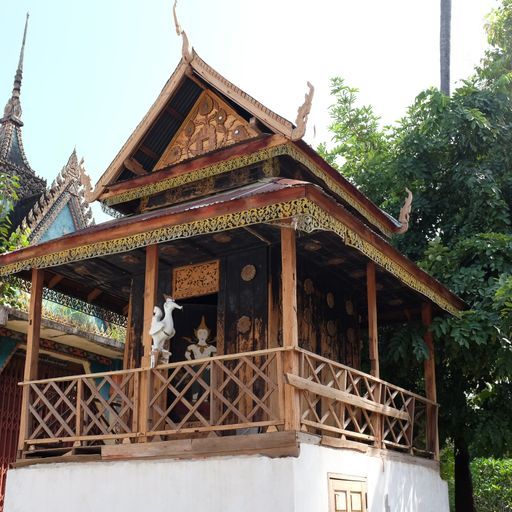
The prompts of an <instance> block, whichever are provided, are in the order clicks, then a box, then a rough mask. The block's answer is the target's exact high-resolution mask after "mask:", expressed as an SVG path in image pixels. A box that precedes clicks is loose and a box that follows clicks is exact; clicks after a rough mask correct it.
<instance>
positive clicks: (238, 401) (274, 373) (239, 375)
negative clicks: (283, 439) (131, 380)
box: [148, 349, 284, 435]
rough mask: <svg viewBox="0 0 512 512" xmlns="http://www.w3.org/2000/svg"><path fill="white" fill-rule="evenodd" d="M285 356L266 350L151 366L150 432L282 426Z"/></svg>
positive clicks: (258, 429)
mask: <svg viewBox="0 0 512 512" xmlns="http://www.w3.org/2000/svg"><path fill="white" fill-rule="evenodd" d="M281 357H282V351H281V350H279V349H278V350H267V351H258V352H248V353H245V354H236V355H231V356H220V357H215V358H211V359H203V360H202V361H201V360H199V361H186V362H181V363H175V364H170V365H167V366H160V367H158V368H156V369H153V370H152V371H151V380H152V390H153V392H152V397H151V400H150V403H149V407H150V413H149V417H150V424H151V428H150V432H149V433H148V435H171V434H180V433H190V432H220V431H223V430H240V429H251V431H252V432H258V431H261V430H262V429H264V428H267V427H270V426H274V427H277V426H280V425H282V424H283V423H284V420H283V418H282V415H281V410H280V407H279V401H280V397H281V396H282V384H281V380H280V379H279V378H278V370H279V369H280V368H281V367H282V361H281Z"/></svg>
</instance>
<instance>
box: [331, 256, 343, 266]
mask: <svg viewBox="0 0 512 512" xmlns="http://www.w3.org/2000/svg"><path fill="white" fill-rule="evenodd" d="M342 263H345V258H331V259H330V260H328V261H327V265H330V266H334V265H341V264H342Z"/></svg>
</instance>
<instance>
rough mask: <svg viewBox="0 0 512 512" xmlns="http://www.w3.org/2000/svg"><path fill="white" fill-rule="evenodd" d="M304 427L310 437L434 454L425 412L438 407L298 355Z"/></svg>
mask: <svg viewBox="0 0 512 512" xmlns="http://www.w3.org/2000/svg"><path fill="white" fill-rule="evenodd" d="M299 352H300V363H299V375H298V376H292V375H288V376H287V378H288V382H289V383H290V384H292V385H293V386H295V387H296V388H297V389H299V390H300V395H301V424H302V425H303V427H304V428H305V429H307V430H308V431H310V432H312V433H321V434H323V435H328V436H331V437H336V438H339V439H342V440H348V441H357V442H363V443H367V444H371V445H373V446H376V447H381V448H391V449H398V450H402V451H406V452H409V453H416V454H423V455H427V456H430V457H432V456H434V455H435V446H434V445H433V442H432V440H434V439H435V438H436V436H435V435H434V433H433V432H429V431H428V430H429V428H431V429H432V428H434V429H435V428H436V425H435V424H434V425H431V426H430V427H429V426H428V424H427V421H426V409H427V407H430V408H432V409H434V410H437V404H435V403H434V402H431V401H430V400H427V399H426V398H424V397H421V396H420V395H417V394H415V393H411V392H410V391H406V390H405V389H402V388H400V387H398V386H394V385H393V384H389V383H388V382H385V381H383V380H381V379H377V378H375V377H373V376H371V375H368V374H366V373H363V372H360V371H358V370H354V369H353V368H350V367H348V366H345V365H343V364H340V363H337V362H334V361H331V360H329V359H326V358H324V357H321V356H318V355H316V354H313V353H311V352H308V351H305V350H299Z"/></svg>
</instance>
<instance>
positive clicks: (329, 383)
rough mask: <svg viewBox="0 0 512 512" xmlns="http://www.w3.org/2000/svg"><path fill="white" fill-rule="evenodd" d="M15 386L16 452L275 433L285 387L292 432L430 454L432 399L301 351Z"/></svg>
mask: <svg viewBox="0 0 512 512" xmlns="http://www.w3.org/2000/svg"><path fill="white" fill-rule="evenodd" d="M287 353H288V354H287ZM290 353H293V354H294V357H298V359H299V365H298V371H297V372H296V373H293V374H292V373H285V372H284V370H283V367H284V366H283V363H284V358H285V357H288V356H289V355H290ZM22 385H23V386H27V387H28V388H29V401H28V421H27V428H26V432H23V433H22V441H23V443H22V444H23V447H24V449H25V450H27V449H30V448H31V447H37V446H39V447H41V445H46V446H55V445H60V446H66V444H69V446H72V445H73V444H74V445H82V446H84V445H86V446H87V445H94V444H101V443H118V442H123V440H126V439H128V440H130V439H131V440H132V442H134V441H136V440H138V441H140V442H150V441H154V440H162V439H176V438H183V437H187V436H191V435H194V436H196V435H198V436H200V435H214V434H216V435H222V434H221V433H222V432H224V431H231V433H236V434H244V433H257V432H263V431H267V430H269V429H274V430H276V429H277V430H284V428H285V418H284V416H285V412H284V411H285V403H284V402H285V392H284V390H285V386H291V389H293V390H294V392H295V393H297V394H298V395H299V397H300V399H299V400H298V403H300V426H301V429H302V430H306V431H308V432H311V433H314V434H318V435H323V436H328V437H331V438H332V437H334V438H338V439H341V440H349V441H355V442H359V443H366V444H369V445H372V446H376V447H379V448H388V449H395V450H400V451H405V452H409V453H416V454H422V455H426V456H430V457H432V456H434V453H435V446H433V443H432V439H435V432H433V431H432V430H433V429H435V428H436V425H435V424H434V423H432V422H431V423H430V424H427V421H426V416H427V415H426V409H427V408H431V411H430V412H432V411H437V405H436V404H435V403H434V402H431V401H429V400H427V399H426V398H424V397H421V396H420V395H417V394H414V393H411V392H409V391H407V390H405V389H402V388H399V387H397V386H394V385H392V384H389V383H387V382H385V381H383V380H381V379H377V378H375V377H372V376H371V375H368V374H365V373H363V372H360V371H358V370H354V369H353V368H350V367H348V366H345V365H342V364H340V363H336V362H334V361H331V360H329V359H326V358H324V357H321V356H318V355H315V354H313V353H311V352H308V351H305V350H302V349H285V348H275V349H269V350H261V351H256V352H246V353H241V354H233V355H226V356H217V357H213V358H209V359H202V360H195V361H182V362H177V363H172V364H168V365H164V366H159V367H157V368H153V369H149V368H139V369H133V370H122V371H115V372H106V373H96V374H88V375H77V376H72V377H61V378H55V379H45V380H37V381H31V382H26V383H22ZM124 442H126V441H124Z"/></svg>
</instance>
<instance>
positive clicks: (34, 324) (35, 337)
mask: <svg viewBox="0 0 512 512" xmlns="http://www.w3.org/2000/svg"><path fill="white" fill-rule="evenodd" d="M43 281H44V271H43V270H40V269H37V268H34V269H32V288H31V290H30V306H29V312H28V330H27V354H26V356H25V371H24V373H23V381H24V382H27V381H29V380H36V379H37V366H38V363H39V339H40V335H41V309H42V303H43ZM29 401H30V388H29V387H28V386H23V392H22V398H21V417H20V434H19V440H18V450H19V456H20V457H21V454H22V452H23V450H24V449H25V439H27V438H28V435H29V433H30V414H29V409H28V408H29Z"/></svg>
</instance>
